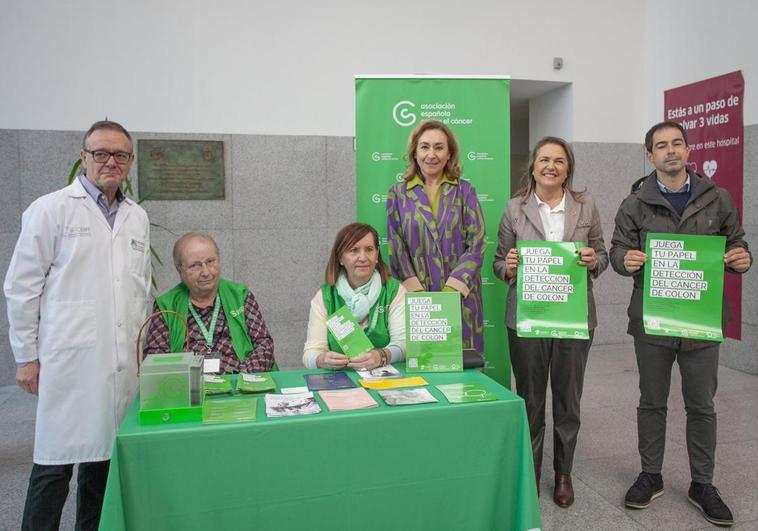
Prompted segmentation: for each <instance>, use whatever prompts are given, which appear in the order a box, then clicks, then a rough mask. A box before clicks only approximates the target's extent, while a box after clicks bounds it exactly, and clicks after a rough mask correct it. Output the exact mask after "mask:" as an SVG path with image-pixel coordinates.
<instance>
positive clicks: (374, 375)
mask: <svg viewBox="0 0 758 531" xmlns="http://www.w3.org/2000/svg"><path fill="white" fill-rule="evenodd" d="M355 372H356V373H358V376H359V377H360V378H361V379H362V380H386V379H387V378H402V377H403V375H402V374H401V373H400V371H398V370H397V369H396V368H395V367H393V366H392V365H384V366H382V367H377V368H375V369H356V370H355Z"/></svg>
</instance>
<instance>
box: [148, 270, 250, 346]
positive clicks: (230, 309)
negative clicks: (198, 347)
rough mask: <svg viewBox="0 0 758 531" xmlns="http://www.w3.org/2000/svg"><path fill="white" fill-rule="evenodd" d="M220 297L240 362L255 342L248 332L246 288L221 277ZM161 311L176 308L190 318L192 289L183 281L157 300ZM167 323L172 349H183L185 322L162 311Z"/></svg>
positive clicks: (180, 313)
mask: <svg viewBox="0 0 758 531" xmlns="http://www.w3.org/2000/svg"><path fill="white" fill-rule="evenodd" d="M217 297H219V298H221V310H222V311H223V312H224V316H225V317H226V322H227V324H228V325H229V333H230V334H231V336H232V347H233V348H234V353H235V354H237V357H238V358H239V359H240V361H244V360H245V358H247V357H248V356H249V355H250V353H251V352H253V342H252V341H251V340H250V335H249V334H248V331H247V323H246V322H245V299H246V298H247V287H246V286H244V285H242V284H237V283H236V282H232V281H230V280H225V279H223V278H222V279H219V283H218V295H217ZM155 302H156V304H157V305H158V308H160V309H161V310H173V311H175V312H177V313H178V314H179V315H181V316H182V317H184V318H185V319H187V318H188V315H189V306H188V305H189V290H188V289H187V286H186V285H185V284H184V282H180V283H179V284H177V285H176V286H174V287H173V288H171V289H170V290H168V291H167V292H166V293H164V294H163V295H161V296H160V297H158V298H157V299H155ZM163 319H164V320H165V321H166V325H167V326H168V339H169V348H170V349H171V352H182V351H183V350H184V332H185V330H184V323H182V322H181V321H180V320H179V318H178V317H177V316H176V315H172V314H163Z"/></svg>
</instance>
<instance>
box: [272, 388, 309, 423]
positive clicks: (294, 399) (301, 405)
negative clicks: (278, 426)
mask: <svg viewBox="0 0 758 531" xmlns="http://www.w3.org/2000/svg"><path fill="white" fill-rule="evenodd" d="M320 412H321V408H320V407H319V405H318V402H316V399H315V398H314V396H313V393H312V392H308V393H293V394H287V395H272V394H267V395H266V415H267V416H269V417H291V416H294V415H313V414H314V413H320Z"/></svg>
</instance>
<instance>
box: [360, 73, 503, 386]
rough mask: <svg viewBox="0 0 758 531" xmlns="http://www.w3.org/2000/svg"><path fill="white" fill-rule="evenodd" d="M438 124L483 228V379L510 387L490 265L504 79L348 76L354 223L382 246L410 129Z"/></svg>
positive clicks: (498, 201) (499, 286) (497, 213)
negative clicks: (455, 145)
mask: <svg viewBox="0 0 758 531" xmlns="http://www.w3.org/2000/svg"><path fill="white" fill-rule="evenodd" d="M425 120H440V121H441V122H443V123H445V124H446V125H448V126H449V127H450V128H451V129H452V130H453V132H454V133H455V135H456V137H457V138H458V141H459V142H460V146H461V157H460V158H461V160H460V163H461V167H462V168H463V178H464V179H466V180H467V181H469V182H471V184H472V185H473V186H474V187H475V188H476V191H477V194H478V196H479V203H480V204H481V206H482V211H483V212H484V219H485V223H486V227H487V240H488V241H487V251H486V253H485V256H484V264H483V266H482V271H481V276H482V300H483V303H484V349H485V352H484V354H485V358H486V368H485V372H486V373H487V374H488V375H489V376H491V377H492V378H494V379H495V380H497V381H498V382H499V383H500V384H502V385H504V386H505V387H508V388H510V381H511V376H510V374H511V372H510V359H509V356H508V335H507V333H506V330H505V325H504V324H503V320H504V319H503V318H504V315H505V299H506V289H507V288H506V286H505V284H504V283H502V282H496V281H495V277H494V274H493V272H492V260H493V258H494V254H495V247H496V245H497V229H498V224H499V223H500V218H501V217H502V215H503V210H504V208H505V204H506V202H507V201H508V199H509V196H510V159H511V155H510V152H511V150H510V144H511V142H510V79H509V78H508V77H504V76H488V77H445V76H417V77H400V76H356V80H355V171H356V213H357V219H358V221H360V222H363V223H369V224H371V225H373V226H374V227H375V228H376V229H377V230H378V231H379V234H380V236H381V237H382V244H383V245H382V253H383V255H384V257H385V258H386V257H387V256H388V253H387V246H386V241H387V240H386V234H387V217H386V213H385V204H386V200H387V191H388V190H389V189H390V187H391V186H392V185H393V184H395V183H396V182H400V181H401V180H402V174H403V172H404V170H405V167H406V165H407V163H408V161H407V160H404V158H403V156H404V154H405V151H406V149H407V146H408V137H409V136H410V134H411V132H412V131H413V129H414V127H415V126H416V125H418V124H419V123H420V122H422V121H425Z"/></svg>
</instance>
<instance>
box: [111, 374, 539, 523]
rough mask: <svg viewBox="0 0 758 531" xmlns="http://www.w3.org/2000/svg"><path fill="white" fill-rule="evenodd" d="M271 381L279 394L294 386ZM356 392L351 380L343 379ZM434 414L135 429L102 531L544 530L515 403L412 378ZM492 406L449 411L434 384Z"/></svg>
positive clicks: (120, 450) (124, 445)
mask: <svg viewBox="0 0 758 531" xmlns="http://www.w3.org/2000/svg"><path fill="white" fill-rule="evenodd" d="M309 372H323V371H285V372H277V373H274V379H275V381H276V383H277V390H278V388H280V387H292V386H302V385H305V381H304V379H303V374H305V373H309ZM349 374H350V375H351V377H352V378H353V379H357V378H356V375H355V373H354V372H352V371H349ZM422 376H423V377H424V378H425V379H426V380H427V381H428V382H429V384H430V387H429V390H430V391H431V393H432V394H433V395H434V396H435V397H436V398H437V399H438V400H439V403H437V404H423V405H412V406H397V407H389V406H387V405H385V404H384V401H383V400H382V399H381V398H380V397H379V396H378V395H377V394H376V392H375V391H369V392H370V393H371V394H372V396H374V398H375V399H376V401H377V403H379V407H378V408H374V409H369V410H360V411H344V412H335V413H331V412H329V410H328V409H327V408H326V406H325V405H324V403H323V402H322V401H321V400H320V398H319V399H318V401H319V405H320V406H321V409H322V412H321V413H319V414H316V415H310V416H299V417H281V418H268V417H266V414H265V404H264V401H263V398H262V397H261V398H260V399H259V400H258V412H257V420H256V421H255V422H250V423H242V424H217V425H202V424H199V423H194V424H193V423H187V424H175V425H161V426H140V425H139V422H138V412H139V411H138V408H139V401H138V400H137V401H135V403H134V404H133V405H132V407H131V409H130V410H129V412H128V414H127V416H126V419H125V420H124V422H123V424H122V425H121V428H120V429H119V432H118V435H117V437H116V442H115V444H114V450H113V457H112V461H111V467H110V474H109V476H108V486H107V489H106V493H105V502H104V504H103V512H102V518H101V521H100V529H102V530H107V531H118V530H122V529H128V530H139V531H148V530H161V531H164V530H171V529H177V530H182V531H187V530H192V529H206V530H207V529H211V530H212V529H261V530H276V529H282V530H294V529H309V530H321V529H324V530H326V529H328V530H346V531H347V530H361V531H371V530H377V531H379V530H381V531H385V530H387V529H408V530H423V529H429V530H435V531H440V530H446V529H450V530H456V531H459V530H466V531H472V530H487V531H490V530H497V529H502V530H528V529H535V528H540V527H541V522H540V515H539V504H538V501H537V492H536V488H535V481H534V471H533V465H532V451H531V442H530V438H529V428H528V426H527V421H526V413H525V409H524V402H523V401H522V400H521V399H520V398H519V397H518V396H516V395H515V394H513V393H512V392H510V391H508V390H507V389H505V388H504V387H502V386H500V385H499V384H497V383H496V382H494V381H493V380H491V379H490V378H488V377H487V376H485V375H484V374H482V373H480V372H479V371H475V370H474V371H465V372H464V373H438V374H423V375H422ZM456 382H477V383H482V384H484V385H486V386H487V388H489V389H491V390H492V391H494V392H495V393H496V394H497V396H498V397H499V400H497V401H493V402H478V403H473V404H449V403H448V402H447V401H446V400H445V398H444V396H443V395H442V393H441V392H439V391H438V390H437V389H436V388H435V387H433V386H434V385H435V384H443V383H456Z"/></svg>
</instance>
